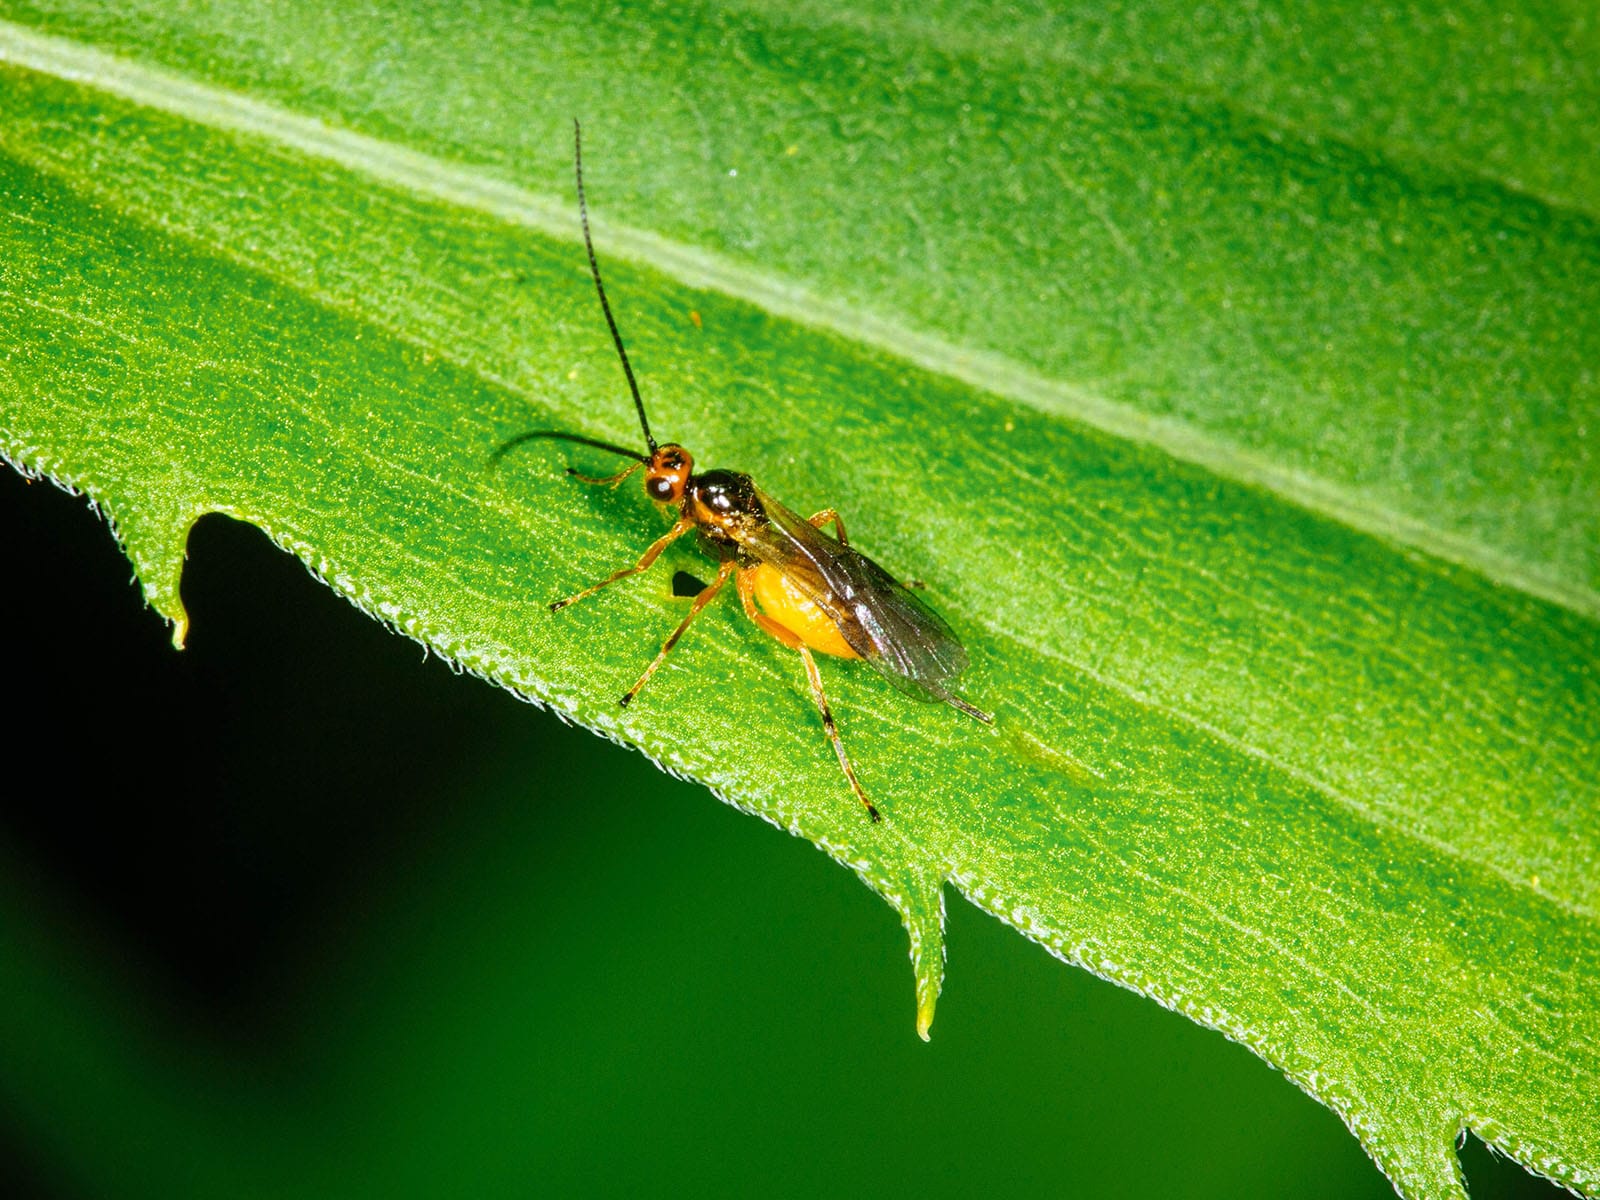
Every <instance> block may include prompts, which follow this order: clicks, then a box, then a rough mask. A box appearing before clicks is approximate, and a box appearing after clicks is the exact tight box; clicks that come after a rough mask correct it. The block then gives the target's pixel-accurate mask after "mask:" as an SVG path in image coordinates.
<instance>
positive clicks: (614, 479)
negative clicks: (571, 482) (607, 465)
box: [567, 462, 644, 487]
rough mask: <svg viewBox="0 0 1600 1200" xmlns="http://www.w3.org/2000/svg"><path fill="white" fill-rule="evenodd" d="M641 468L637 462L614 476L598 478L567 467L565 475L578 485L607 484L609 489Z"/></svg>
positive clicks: (640, 463)
mask: <svg viewBox="0 0 1600 1200" xmlns="http://www.w3.org/2000/svg"><path fill="white" fill-rule="evenodd" d="M642 466H644V464H643V463H642V462H637V463H634V464H633V466H631V467H628V468H626V469H624V470H621V471H618V472H617V473H616V474H615V475H603V476H600V477H598V478H597V477H596V476H593V475H585V474H584V473H583V472H582V471H580V470H578V468H577V467H568V468H567V474H568V475H571V476H572V477H573V478H574V479H576V480H577V481H578V482H579V483H604V484H609V485H610V486H611V487H616V486H617V484H619V483H621V482H622V481H623V480H624V479H626V478H627V477H628V476H629V475H632V474H633V473H634V472H635V471H637V470H638V469H639V468H640V467H642Z"/></svg>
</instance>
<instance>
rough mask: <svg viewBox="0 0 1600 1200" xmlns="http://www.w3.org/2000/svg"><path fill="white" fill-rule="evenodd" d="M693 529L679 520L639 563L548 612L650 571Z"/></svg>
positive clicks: (652, 544)
mask: <svg viewBox="0 0 1600 1200" xmlns="http://www.w3.org/2000/svg"><path fill="white" fill-rule="evenodd" d="M693 528H694V522H693V521H691V520H689V519H688V518H687V517H682V518H679V520H678V523H677V524H676V525H674V526H673V527H672V528H671V529H669V530H667V532H666V533H664V534H662V535H661V536H660V537H658V538H657V539H656V540H655V541H653V542H651V543H650V549H648V550H646V551H645V552H644V553H643V554H642V555H640V556H639V561H638V562H636V563H634V564H633V566H631V567H624V568H623V569H622V570H620V571H613V572H612V573H611V574H610V575H607V576H606V577H605V578H604V579H602V580H601V581H600V582H599V583H597V584H595V585H594V586H593V587H586V588H584V589H583V591H581V592H579V593H578V594H577V595H575V596H568V597H567V598H566V599H565V600H557V601H556V602H555V603H554V604H552V605H551V606H550V611H551V612H559V611H560V610H561V609H563V608H565V607H566V606H567V605H569V604H576V603H577V602H578V601H579V600H582V599H584V598H585V597H587V596H592V595H594V594H595V593H596V592H598V591H599V590H600V589H601V588H603V587H607V586H609V585H610V584H613V583H615V582H616V581H617V580H619V579H626V578H627V577H628V576H629V575H637V574H639V572H640V571H648V570H649V569H650V564H651V563H653V562H655V561H656V559H658V558H660V557H661V552H662V551H663V550H665V549H666V548H667V547H668V546H670V545H672V543H673V542H675V541H677V540H678V539H679V538H681V537H682V536H683V535H684V534H686V533H688V532H689V530H691V529H693Z"/></svg>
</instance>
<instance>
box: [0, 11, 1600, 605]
mask: <svg viewBox="0 0 1600 1200" xmlns="http://www.w3.org/2000/svg"><path fill="white" fill-rule="evenodd" d="M0 61H7V62H11V63H13V64H15V65H17V66H21V67H24V68H26V69H29V70H32V71H36V72H39V73H41V74H46V75H49V76H53V77H56V78H60V79H63V80H69V81H72V82H76V83H79V84H82V85H84V86H86V87H91V88H93V89H96V90H99V91H102V92H106V93H108V94H111V95H114V96H117V97H120V98H122V99H125V100H129V101H132V102H134V103H137V104H141V105H144V106H146V107H150V108H153V109H156V110H159V111H163V112H166V113H169V114H171V115H174V116H177V117H181V118H183V119H185V120H189V121H192V122H195V123H197V124H200V125H203V126H206V127H208V128H213V129H218V130H222V131H227V132H231V133H237V134H243V135H246V136H249V137H252V138H257V139H261V140H265V141H268V142H271V143H275V144H277V145H279V146H282V147H285V148H288V149H292V150H294V151H297V152H299V153H302V154H305V155H307V156H309V157H313V158H317V159H320V160H323V161H327V162H330V163H332V164H334V165H336V166H339V167H341V168H343V169H346V170H349V171H351V172H354V173H357V174H361V175H365V176H367V177H369V178H372V179H375V180H377V181H379V182H380V183H383V184H386V185H389V186H393V187H397V188H401V189H404V190H407V191H410V192H413V193H416V194H419V195H422V196H424V197H427V198H430V199H432V200H436V201H442V202H444V203H447V204H452V205H455V206H457V207H460V208H463V209H466V210H469V211H476V212H480V213H484V214H486V215H489V216H492V217H495V218H497V219H500V220H504V221H506V222H508V223H511V224H515V225H520V226H523V227H526V228H530V229H534V230H536V231H537V232H539V233H540V234H542V235H544V236H547V237H551V238H554V239H558V240H563V241H576V240H577V236H578V235H577V227H576V222H575V221H574V219H573V215H572V212H571V208H572V205H571V202H570V201H568V200H565V199H561V198H555V197H549V196H544V195H540V194H538V193H535V192H531V191H528V190H527V189H525V188H522V187H519V186H517V185H514V184H511V183H507V182H505V181H504V180H501V179H497V178H495V177H493V176H492V175H489V174H486V173H484V172H483V171H481V170H479V169H475V168H472V167H468V166H463V165H460V164H456V163H451V162H447V161H445V160H443V159H439V158H436V157H434V156H431V155H427V154H423V153H420V152H418V151H415V150H411V149H408V148H406V147H404V146H399V145H396V144H394V143H391V142H385V141H383V140H381V139H378V138H374V137H370V136H368V135H366V134H361V133H355V132H352V131H350V130H345V129H338V128H335V127H332V126H329V125H327V124H325V123H324V122H322V121H320V120H318V119H316V118H314V117H308V116H305V115H302V114H299V113H295V112H292V111H290V110H287V109H283V108H281V107H278V106H276V105H272V104H267V103H264V102H262V101H259V100H255V99H251V98H249V97H246V96H242V95H239V94H237V93H234V92H230V91H227V90H225V89H222V88H218V87H214V86H212V85H209V84H201V83H197V82H195V81H193V80H189V79H185V78H183V77H181V76H177V75H173V74H170V73H167V72H164V71H161V70H158V69H155V68H152V67H149V66H146V65H144V64H141V63H136V62H132V61H130V60H126V59H121V58H118V57H115V56H113V55H110V54H107V53H105V52H104V51H101V50H98V49H95V48H93V47H90V46H86V45H84V44H82V43H79V42H75V41H71V40H68V39H64V38H58V37H52V36H49V35H44V34H40V33H37V32H35V31H33V30H31V29H28V28H26V27H24V26H20V25H17V24H14V23H11V22H4V21H0ZM595 224H596V227H597V228H598V229H602V230H603V231H604V234H603V236H604V238H605V241H606V243H607V245H608V248H610V250H611V251H612V252H613V253H615V254H617V255H619V256H621V257H625V258H628V259H631V260H634V261H636V262H639V263H641V264H643V265H645V266H647V267H650V268H652V269H654V270H657V271H660V272H661V273H663V274H665V275H667V276H669V277H672V278H675V279H677V280H679V281H681V282H682V283H684V284H686V285H687V286H690V287H696V288H702V289H706V290H711V291H716V292H720V293H722V294H724V295H727V296H730V297H732V298H734V299H736V300H739V301H742V302H744V303H747V304H750V305H752V306H754V307H756V308H759V309H762V310H765V311H767V312H770V313H772V314H774V315H776V316H778V317H781V318H783V319H785V320H788V321H792V322H794V323H796V324H798V325H801V326H804V327H809V328H815V329H820V330H825V331H827V332H828V333H830V334H833V335H835V336H840V337H843V338H845V339H847V340H850V341H854V342H857V343H859V344H862V345H864V346H868V347H871V348H873V349H875V350H878V351H881V352H883V353H886V354H890V355H893V356H895V357H897V358H900V359H903V360H905V361H907V362H909V363H912V364H914V365H916V366H918V367H921V368H923V369H925V370H927V371H929V372H932V373H934V374H937V375H942V376H945V377H947V378H952V379H955V380H958V381H960V382H962V383H965V384H968V385H969V386H973V387H976V388H979V389H981V390H983V391H987V392H989V393H991V394H994V395H998V396H1002V397H1004V398H1007V399H1009V400H1012V401H1014V402H1016V403H1019V404H1023V405H1026V406H1028V407H1031V408H1034V409H1037V410H1039V411H1042V412H1045V413H1048V414H1050V415H1052V416H1056V417H1065V418H1067V419H1070V420H1074V421H1078V422H1080V423H1083V424H1086V425H1090V426H1093V427H1095V428H1098V429H1101V430H1103V431H1105V432H1107V433H1109V434H1112V435H1113V436H1116V437H1119V438H1122V439H1125V440H1128V441H1132V442H1137V443H1143V444H1147V445H1150V446H1153V447H1155V448H1157V449H1159V450H1161V451H1163V452H1165V453H1167V454H1169V455H1171V456H1172V457H1174V458H1176V459H1179V460H1181V461H1185V462H1189V463H1192V464H1195V465H1197V466H1200V467H1203V468H1205V469H1206V470H1208V471H1210V472H1212V473H1213V474H1216V475H1218V476H1220V477H1223V478H1227V479H1232V480H1235V481H1238V482H1241V483H1245V484H1248V485H1251V486H1254V487H1259V488H1262V489H1264V490H1266V491H1268V492H1271V493H1273V494H1274V495H1277V496H1280V497H1282V498H1284V499H1286V500H1289V501H1291V502H1293V503H1294V504H1296V505H1298V506H1299V507H1301V508H1304V509H1307V510H1309V511H1311V512H1314V513H1318V514H1321V515H1323V516H1326V517H1329V518H1331V519H1333V520H1335V521H1337V522H1340V523H1342V524H1345V525H1348V526H1350V527H1352V528H1354V529H1357V530H1360V531H1362V532H1365V533H1370V534H1374V535H1376V536H1378V537H1382V538H1386V539H1389V540H1391V541H1394V542H1398V543H1401V544H1403V545H1408V546H1412V547H1415V548H1416V549H1419V550H1422V551H1424V552H1426V553H1429V554H1431V555H1434V556H1436V557H1438V558H1442V559H1445V560H1447V561H1451V562H1455V563H1458V564H1460V565H1463V566H1466V567H1468V568H1469V569H1471V570H1474V571H1476V572H1477V573H1479V574H1481V575H1484V576H1486V577H1488V578H1490V579H1493V580H1495V581H1497V582H1499V583H1502V584H1505V585H1507V586H1510V587H1513V588H1515V589H1517V590H1519V591H1522V592H1525V593H1527V594H1529V595H1532V596H1537V597H1540V598H1542V599H1545V600H1549V601H1552V602H1554V603H1557V604H1560V605H1562V606H1564V607H1566V608H1569V609H1571V610H1573V611H1575V612H1577V613H1580V614H1582V615H1585V616H1589V617H1600V591H1596V590H1594V589H1591V588H1587V587H1584V586H1582V585H1579V584H1575V583H1573V582H1571V581H1568V580H1563V579H1557V578H1553V577H1551V576H1549V575H1548V574H1546V573H1545V572H1543V571H1540V570H1539V569H1538V568H1536V567H1534V566H1532V565H1531V564H1529V563H1527V562H1524V561H1521V560H1519V559H1516V558H1514V557H1513V556H1511V555H1508V554H1505V553H1503V552H1502V551H1499V550H1496V549H1494V548H1492V547H1490V546H1487V545H1485V544H1483V543H1481V542H1479V541H1476V540H1474V539H1471V538H1467V537H1463V536H1461V535H1458V534H1454V533H1451V532H1449V531H1446V530H1442V529H1439V528H1437V527H1435V526H1433V525H1430V524H1428V523H1426V522H1424V521H1421V520H1418V519H1417V518H1414V517H1411V516H1409V515H1406V514H1403V513H1398V512H1395V511H1394V510H1393V509H1392V508H1389V507H1387V506H1385V505H1384V504H1382V503H1381V502H1379V501H1377V500H1375V499H1374V498H1373V497H1372V496H1370V495H1368V494H1365V493H1363V492H1360V491H1358V490H1355V489H1351V488H1346V487H1343V486H1340V485H1337V484H1333V483H1330V482H1328V481H1327V480H1325V479H1321V478H1317V477H1313V476H1310V475H1307V474H1305V473H1304V472H1301V471H1296V470H1293V469H1289V468H1285V467H1283V466H1280V465H1278V464H1276V463H1273V462H1270V461H1267V460H1266V459H1264V458H1263V457H1261V456H1260V455H1258V454H1255V453H1251V452H1248V451H1244V450H1241V449H1239V448H1238V447H1236V446H1234V445H1231V444H1229V443H1227V442H1224V441H1221V440H1220V439H1217V438H1215V437H1213V436H1211V435H1209V434H1206V433H1203V432H1201V431H1198V430H1196V429H1195V428H1194V427H1192V426H1189V425H1186V424H1183V423H1181V422H1176V421H1173V420H1170V419H1166V418H1156V417H1151V416H1148V415H1146V414H1143V413H1140V412H1138V411H1137V410H1134V409H1132V408H1129V407H1127V406H1124V405H1121V404H1117V403H1115V402H1113V401H1110V400H1107V399H1105V398H1103V397H1100V396H1097V395H1095V394H1093V393H1091V392H1088V391H1086V390H1084V389H1082V388H1079V387H1075V386H1073V385H1071V384H1068V383H1064V382H1062V381H1060V380H1055V379H1051V378H1049V377H1048V376H1045V375H1043V374H1041V373H1039V372H1037V371H1035V370H1033V369H1031V368H1028V367H1025V366H1022V365H1020V364H1018V363H1017V362H1015V361H1013V360H1011V359H1009V358H1006V357H1005V356H1003V355H1000V354H996V353H994V352H991V351H975V350H971V349H968V348H966V347H962V346H959V345H955V344H952V343H950V342H947V341H944V340H943V339H941V338H939V337H936V336H934V335H931V334H928V333H925V332H921V331H918V330H915V329H912V328H909V327H907V326H903V325H901V324H899V323H898V322H896V321H893V320H889V319H885V318H883V317H880V316H877V315H874V314H872V313H870V312H863V311H860V310H857V309H854V308H852V307H850V306H849V305H846V304H841V303H839V302H838V301H836V300H830V299H823V298H820V297H817V296H815V295H814V294H812V293H811V292H810V291H808V290H807V289H805V288H803V287H799V286H796V285H794V284H792V283H788V282H785V281H783V280H781V279H779V278H776V277H773V276H768V275H765V274H762V273H761V272H757V271H752V270H751V269H749V268H748V267H745V266H742V265H739V264H737V263H734V262H732V261H729V260H726V259H724V258H721V257H719V256H716V255H713V254H709V253H707V252H705V251H703V250H700V249H697V248H694V247H689V246H685V245H682V244H680V243H676V242H673V241H671V240H669V239H667V238H664V237H661V236H659V235H656V234H653V233H649V232H647V231H642V230H637V229H632V228H629V227H627V226H623V225H618V224H613V223H611V222H607V221H605V220H604V218H603V217H601V218H598V219H597V220H596V222H595Z"/></svg>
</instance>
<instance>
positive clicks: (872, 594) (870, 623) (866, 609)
mask: <svg viewBox="0 0 1600 1200" xmlns="http://www.w3.org/2000/svg"><path fill="white" fill-rule="evenodd" d="M756 498H757V499H758V500H760V502H761V506H762V508H763V509H764V510H765V511H766V516H767V525H766V527H765V528H763V529H762V530H761V531H760V532H758V533H756V534H754V535H751V536H749V537H748V538H746V539H743V540H742V545H743V547H744V549H745V551H746V552H747V553H748V554H749V555H750V556H751V557H752V558H756V559H758V560H760V561H762V562H768V563H771V564H772V565H773V566H775V567H777V568H778V569H780V570H781V571H783V573H784V574H785V575H787V576H788V577H789V578H790V579H791V580H793V581H794V583H795V586H797V587H798V588H799V589H800V590H801V591H802V592H804V593H805V595H806V596H807V597H808V598H809V599H811V600H812V601H814V602H815V603H816V604H817V605H818V607H820V608H821V609H822V610H823V611H824V612H826V613H827V614H828V616H829V617H831V618H832V619H833V622H834V624H836V625H838V627H839V632H840V633H841V634H843V635H844V640H845V641H846V642H848V643H849V645H850V648H851V649H852V650H854V651H855V652H856V653H857V654H859V655H860V656H861V657H862V658H864V659H865V660H866V661H867V662H868V663H870V664H871V665H872V666H873V667H874V668H876V669H877V671H878V672H879V674H881V675H883V676H884V678H886V679H888V680H889V682H890V683H892V684H894V685H895V686H896V687H898V688H899V689H900V690H901V691H903V692H905V693H907V694H908V695H912V696H916V697H917V698H919V699H923V700H945V701H952V697H951V694H950V688H949V684H950V682H951V681H952V680H954V679H955V677H956V676H957V675H959V674H961V672H962V671H964V670H966V667H967V652H966V650H965V649H964V648H963V647H962V645H961V642H960V641H959V640H958V639H957V638H956V635H955V631H954V630H952V629H951V628H950V626H949V625H947V624H945V621H944V618H943V617H941V616H940V615H939V614H938V613H936V612H934V611H933V609H931V608H929V607H928V606H927V605H926V604H924V603H923V602H922V601H921V600H919V599H918V598H917V597H916V596H915V595H914V594H912V592H910V591H909V590H908V589H907V588H905V587H904V586H903V585H902V584H900V583H897V582H896V581H895V579H894V577H893V576H891V575H890V574H889V573H888V572H887V571H885V570H884V569H883V568H882V567H880V566H879V565H878V564H877V563H875V562H873V561H872V560H871V559H870V558H868V557H867V556H866V555H865V554H862V553H860V552H859V551H857V550H853V549H851V548H850V547H849V546H846V545H842V544H841V543H840V542H839V541H838V540H837V539H836V538H832V537H829V536H828V535H827V534H825V533H823V532H822V531H821V530H820V529H818V528H816V526H814V525H812V524H811V522H809V521H807V520H806V519H805V518H803V517H801V516H799V515H798V514H796V513H794V512H791V511H790V510H789V509H787V508H785V507H784V506H783V505H782V504H780V503H778V501H776V500H774V499H773V498H772V497H771V496H768V495H767V494H766V493H765V492H763V491H761V490H760V489H759V488H758V489H756Z"/></svg>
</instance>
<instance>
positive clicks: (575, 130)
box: [572, 117, 656, 454]
mask: <svg viewBox="0 0 1600 1200" xmlns="http://www.w3.org/2000/svg"><path fill="white" fill-rule="evenodd" d="M572 162H573V167H574V169H575V171H576V172H577V176H578V218H579V220H581V221H582V222H583V245H584V249H586V250H588V252H589V273H590V274H591V275H593V276H594V290H595V291H596V292H597V293H599V296H600V309H601V311H602V312H604V313H605V314H606V324H607V325H609V326H610V327H611V340H612V341H613V342H615V343H616V346H617V357H618V358H620V359H621V360H622V373H623V374H624V375H626V376H627V377H628V390H629V391H631V392H632V393H633V406H634V407H635V408H636V409H638V410H639V427H640V428H641V429H643V430H644V440H645V444H646V445H647V446H649V447H650V453H652V454H654V453H655V450H656V439H655V438H653V437H652V436H651V435H650V422H649V420H648V419H647V418H646V417H645V415H644V400H643V398H641V397H640V395H639V384H638V383H637V382H636V381H635V380H634V378H633V364H631V363H630V362H628V351H627V349H626V348H625V347H624V346H623V344H622V334H620V333H618V332H617V320H616V318H615V317H613V316H612V315H611V303H610V301H608V300H607V299H606V285H605V284H603V283H601V282H600V262H599V260H598V259H596V258H595V256H594V239H592V238H591V237H590V236H589V204H588V201H587V200H585V199H584V196H583V127H582V126H581V125H579V124H578V120H577V118H576V117H574V118H573V120H572Z"/></svg>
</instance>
